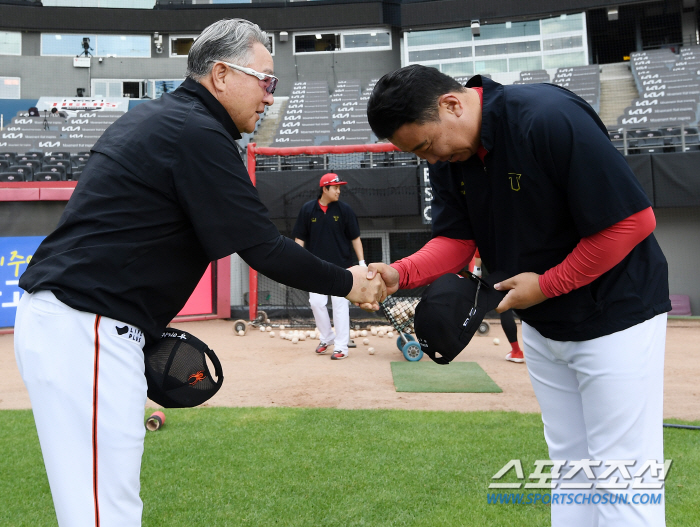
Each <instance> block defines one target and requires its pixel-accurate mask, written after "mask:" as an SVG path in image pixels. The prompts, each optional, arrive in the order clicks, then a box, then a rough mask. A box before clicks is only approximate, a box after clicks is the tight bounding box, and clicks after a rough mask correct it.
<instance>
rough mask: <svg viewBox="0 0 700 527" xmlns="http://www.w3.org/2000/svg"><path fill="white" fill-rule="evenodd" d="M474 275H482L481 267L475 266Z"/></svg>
mask: <svg viewBox="0 0 700 527" xmlns="http://www.w3.org/2000/svg"><path fill="white" fill-rule="evenodd" d="M473 274H474V276H481V267H476V266H475V267H474V273H473Z"/></svg>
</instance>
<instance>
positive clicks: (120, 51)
mask: <svg viewBox="0 0 700 527" xmlns="http://www.w3.org/2000/svg"><path fill="white" fill-rule="evenodd" d="M84 38H89V39H90V42H89V46H90V49H89V50H88V51H89V53H90V54H91V55H92V56H94V57H132V58H150V57H151V37H150V36H138V35H95V34H92V35H86V34H84V33H83V34H68V33H66V34H61V33H42V34H41V55H42V56H53V57H55V56H58V57H75V56H76V55H80V54H82V53H83V52H84V51H85V50H84V47H83V39H84Z"/></svg>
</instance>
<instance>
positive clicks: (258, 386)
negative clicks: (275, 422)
mask: <svg viewBox="0 0 700 527" xmlns="http://www.w3.org/2000/svg"><path fill="white" fill-rule="evenodd" d="M174 325H175V326H176V327H179V328H181V329H184V330H185V331H189V332H190V333H193V334H194V335H196V336H197V337H199V338H200V339H201V340H203V341H204V342H206V343H207V344H209V346H210V347H211V348H212V349H213V350H214V351H216V353H217V355H218V356H219V358H220V359H221V362H222V365H223V369H224V374H225V382H224V385H223V387H222V388H221V391H220V392H219V393H218V394H217V395H216V396H215V397H214V398H213V399H212V400H210V401H209V403H207V405H209V406H296V407H330V408H400V409H420V410H455V411H470V410H514V411H518V412H539V406H538V404H537V401H536V400H535V396H534V393H533V391H532V387H531V385H530V380H529V378H528V375H527V369H526V366H525V365H524V364H513V363H510V362H507V361H505V360H503V359H504V356H505V354H506V353H507V352H508V351H509V349H510V348H509V346H508V344H507V342H506V339H505V336H504V335H503V332H502V330H501V328H500V327H499V323H498V321H491V331H490V332H489V334H488V335H487V336H480V337H475V338H474V340H473V341H472V342H471V343H470V344H469V347H468V348H467V349H466V350H465V351H463V352H462V353H461V354H460V356H459V357H457V359H456V360H458V361H474V362H477V363H478V364H479V365H480V366H481V367H482V368H483V369H484V370H485V371H486V373H488V374H489V375H490V376H491V378H492V379H493V380H494V381H495V382H496V383H497V384H498V385H499V386H500V387H501V388H502V389H503V393H397V392H396V391H395V389H394V384H393V381H392V377H391V369H390V363H391V362H392V361H403V360H404V359H403V355H402V354H401V353H400V352H399V351H398V348H397V347H396V338H393V339H388V338H386V337H384V338H379V337H371V336H370V337H368V338H369V340H370V344H369V346H372V347H374V348H375V350H376V353H375V354H374V355H370V354H369V353H368V351H367V350H368V346H364V345H363V344H362V340H363V339H362V338H356V339H355V342H356V343H357V348H355V349H351V350H350V357H349V358H347V359H345V360H342V361H332V360H330V353H329V354H326V355H320V356H319V355H316V354H315V353H314V349H315V348H316V345H317V344H318V341H317V340H306V341H303V342H299V343H298V344H292V343H291V342H290V341H287V340H282V339H280V338H279V336H275V338H271V337H270V336H269V334H268V333H261V332H260V331H259V330H257V329H256V328H252V327H251V328H249V330H248V332H247V334H246V335H245V336H243V337H239V336H236V335H234V333H233V324H232V322H231V321H223V320H211V321H206V322H187V323H181V324H174ZM275 333H279V330H278V329H275ZM495 337H497V338H499V339H500V341H501V344H500V345H498V346H497V345H494V343H493V339H494V338H495ZM699 342H700V321H696V320H688V321H683V320H680V321H679V320H671V321H669V327H668V336H667V345H666V368H665V402H664V416H665V417H666V418H671V417H675V418H679V419H687V420H696V419H700V386H699V383H698V379H700V361H696V360H695V358H696V357H697V355H698V352H700V344H699ZM423 360H430V359H429V358H427V357H424V358H423ZM0 375H1V376H0V378H2V379H3V382H2V383H1V384H0V409H19V408H30V402H29V397H28V395H27V392H26V389H25V387H24V384H23V383H22V380H21V379H20V378H19V372H18V371H17V366H16V364H15V359H14V352H13V337H12V335H0Z"/></svg>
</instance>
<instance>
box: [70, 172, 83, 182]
mask: <svg viewBox="0 0 700 527" xmlns="http://www.w3.org/2000/svg"><path fill="white" fill-rule="evenodd" d="M82 175H83V171H82V170H73V173H72V174H71V175H70V179H71V181H78V180H79V179H80V176H82Z"/></svg>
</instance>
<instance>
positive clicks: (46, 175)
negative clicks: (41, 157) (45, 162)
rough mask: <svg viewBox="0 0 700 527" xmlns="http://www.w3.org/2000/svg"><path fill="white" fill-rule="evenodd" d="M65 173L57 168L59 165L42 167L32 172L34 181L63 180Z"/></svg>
mask: <svg viewBox="0 0 700 527" xmlns="http://www.w3.org/2000/svg"><path fill="white" fill-rule="evenodd" d="M65 179H66V177H65V173H64V172H61V171H60V170H59V167H53V168H52V169H51V170H48V169H42V170H40V171H39V172H35V173H34V181H65Z"/></svg>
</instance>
